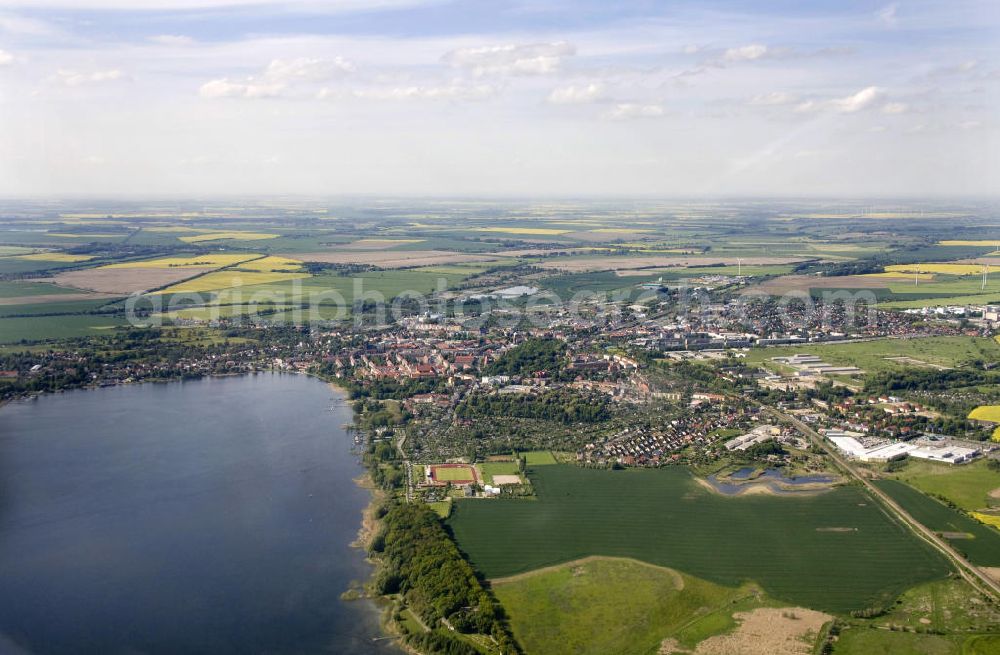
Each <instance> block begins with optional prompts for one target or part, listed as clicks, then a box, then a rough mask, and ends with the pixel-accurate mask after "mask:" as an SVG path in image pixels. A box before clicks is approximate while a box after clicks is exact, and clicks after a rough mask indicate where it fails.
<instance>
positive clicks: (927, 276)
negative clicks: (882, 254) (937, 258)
mask: <svg viewBox="0 0 1000 655" xmlns="http://www.w3.org/2000/svg"><path fill="white" fill-rule="evenodd" d="M914 276H916V278H917V279H918V280H933V279H934V274H933V273H912V272H907V271H886V272H885V273H865V274H864V275H862V276H861V277H889V278H893V279H896V280H899V279H906V280H912V279H913V278H914Z"/></svg>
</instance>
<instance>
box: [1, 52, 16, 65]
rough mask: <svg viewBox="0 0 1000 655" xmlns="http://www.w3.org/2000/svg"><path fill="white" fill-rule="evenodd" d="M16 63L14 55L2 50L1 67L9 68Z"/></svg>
mask: <svg viewBox="0 0 1000 655" xmlns="http://www.w3.org/2000/svg"><path fill="white" fill-rule="evenodd" d="M13 63H14V55H12V54H10V53H9V52H7V51H6V50H0V66H9V65H10V64H13Z"/></svg>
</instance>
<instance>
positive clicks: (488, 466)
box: [476, 462, 520, 484]
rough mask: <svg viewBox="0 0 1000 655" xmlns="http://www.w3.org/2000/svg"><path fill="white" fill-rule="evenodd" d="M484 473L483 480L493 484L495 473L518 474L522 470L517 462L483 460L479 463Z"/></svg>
mask: <svg viewBox="0 0 1000 655" xmlns="http://www.w3.org/2000/svg"><path fill="white" fill-rule="evenodd" d="M476 466H478V467H479V470H480V471H482V473H483V482H485V483H486V484H493V476H494V475H517V474H519V473H520V471H519V470H518V468H517V462H482V463H480V464H477V465H476Z"/></svg>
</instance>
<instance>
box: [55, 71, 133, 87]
mask: <svg viewBox="0 0 1000 655" xmlns="http://www.w3.org/2000/svg"><path fill="white" fill-rule="evenodd" d="M56 75H57V77H58V79H59V80H60V81H61V82H62V83H63V84H65V85H66V86H83V85H86V84H103V83H106V82H118V81H121V80H125V79H127V76H126V75H125V73H123V72H122V71H120V70H118V69H117V68H113V69H109V70H100V71H92V72H89V73H81V72H79V71H75V70H68V69H60V70H58V71H56Z"/></svg>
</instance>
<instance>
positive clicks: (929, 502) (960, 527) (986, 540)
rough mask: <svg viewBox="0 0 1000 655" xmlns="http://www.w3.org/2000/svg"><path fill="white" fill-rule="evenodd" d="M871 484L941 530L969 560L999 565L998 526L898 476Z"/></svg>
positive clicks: (922, 520)
mask: <svg viewBox="0 0 1000 655" xmlns="http://www.w3.org/2000/svg"><path fill="white" fill-rule="evenodd" d="M875 484H876V485H878V487H879V489H881V490H882V491H884V492H886V493H887V494H889V495H890V496H891V497H892V499H893V500H895V501H896V502H897V503H899V504H900V505H901V506H902V507H903V509H905V510H906V511H907V512H908V513H909V514H910V515H911V516H913V518H915V519H916V520H917V521H919V522H921V523H923V524H924V525H925V526H927V527H928V528H930V529H931V530H934V531H935V532H939V533H944V536H945V537H946V538H947V539H948V540H949V541H950V542H951V545H952V546H954V547H955V549H956V550H958V551H959V552H961V553H963V554H964V555H965V556H966V557H967V558H968V560H969V561H970V562H971V563H972V564H975V565H977V566H990V567H995V566H1000V530H997V529H996V528H993V527H990V526H987V525H983V524H982V523H980V522H979V521H976V520H975V519H972V518H970V517H968V516H966V515H965V514H962V513H961V512H959V511H957V510H954V509H952V508H950V507H948V506H947V505H945V504H944V503H942V502H941V501H939V500H936V499H934V498H931V497H930V496H927V495H926V494H923V493H921V492H920V491H918V490H917V489H915V488H913V487H911V486H909V485H907V484H905V483H903V482H899V481H898V480H879V481H877V482H875Z"/></svg>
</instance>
